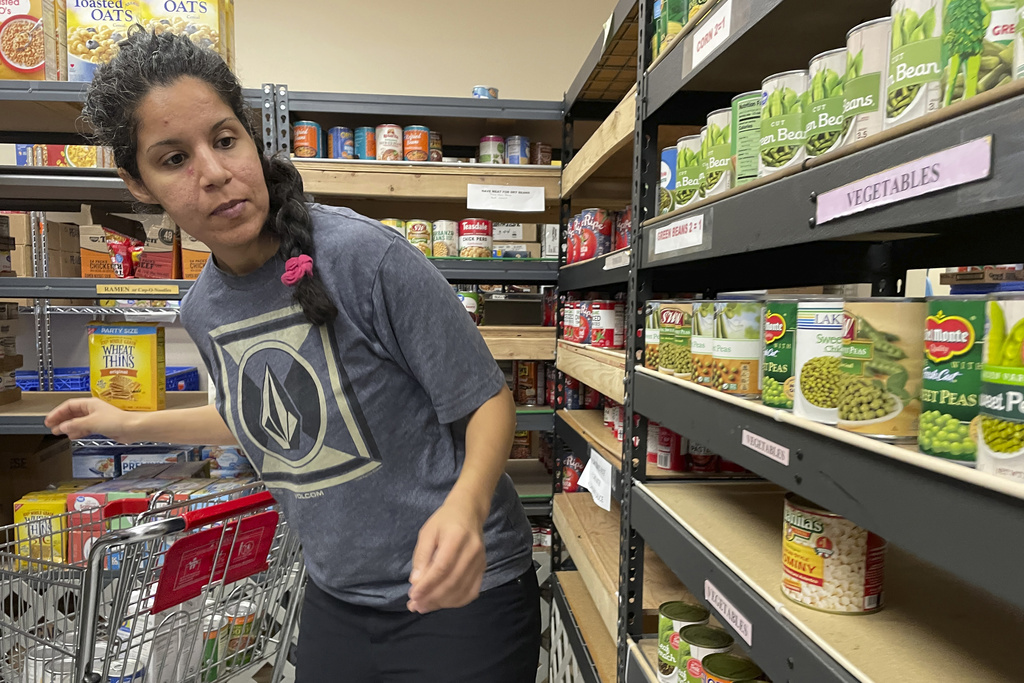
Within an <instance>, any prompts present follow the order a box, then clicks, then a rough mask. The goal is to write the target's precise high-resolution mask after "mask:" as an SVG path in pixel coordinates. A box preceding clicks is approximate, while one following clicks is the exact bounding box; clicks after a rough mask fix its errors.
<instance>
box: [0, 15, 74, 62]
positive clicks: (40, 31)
mask: <svg viewBox="0 0 1024 683" xmlns="http://www.w3.org/2000/svg"><path fill="white" fill-rule="evenodd" d="M60 4H63V3H62V2H60V0H57V1H55V0H21V1H20V2H15V3H13V4H12V3H7V4H6V7H7V8H8V12H6V13H4V14H2V15H0V33H9V35H8V36H7V38H9V39H11V40H14V41H17V40H18V38H19V37H20V36H21V35H32V32H35V37H34V38H33V39H32V41H31V43H29V47H28V49H27V50H16V51H14V52H12V53H6V52H5V59H2V60H0V79H14V80H22V81H42V80H48V81H60V80H65V78H66V76H65V72H63V71H62V70H61V60H60V58H59V57H58V52H59V48H60V45H59V35H60V27H59V25H58V19H59V18H60V16H61V13H60V12H59V11H58V7H57V5H60ZM40 19H42V23H41V24H40V25H39V27H38V28H36V27H34V26H33V25H34V24H35V23H37V22H38V21H39V20H40ZM8 24H10V25H8Z"/></svg>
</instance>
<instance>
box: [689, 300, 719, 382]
mask: <svg viewBox="0 0 1024 683" xmlns="http://www.w3.org/2000/svg"><path fill="white" fill-rule="evenodd" d="M715 327H716V326H715V302H714V301H694V302H693V328H692V336H691V337H690V362H691V368H692V375H691V377H690V379H691V380H693V381H694V382H696V383H697V384H701V385H704V386H706V387H710V386H711V381H712V374H713V373H712V368H713V366H714V364H715V363H714V348H715Z"/></svg>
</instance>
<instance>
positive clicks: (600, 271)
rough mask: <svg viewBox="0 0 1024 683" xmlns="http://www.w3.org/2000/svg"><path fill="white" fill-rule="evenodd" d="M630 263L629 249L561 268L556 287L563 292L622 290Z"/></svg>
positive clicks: (627, 277) (627, 276)
mask: <svg viewBox="0 0 1024 683" xmlns="http://www.w3.org/2000/svg"><path fill="white" fill-rule="evenodd" d="M631 263H632V259H631V252H630V250H629V249H620V250H618V251H613V252H611V253H610V254H605V255H603V256H598V257H597V258H595V259H591V260H589V261H583V262H581V263H574V264H572V265H569V266H562V267H561V268H560V269H559V271H558V286H559V289H561V290H563V291H567V292H569V291H573V290H577V289H596V288H598V287H605V288H608V289H623V288H625V285H626V281H627V280H628V279H629V268H630V264H631Z"/></svg>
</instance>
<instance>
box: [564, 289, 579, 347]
mask: <svg viewBox="0 0 1024 683" xmlns="http://www.w3.org/2000/svg"><path fill="white" fill-rule="evenodd" d="M579 303H580V302H579V301H575V300H572V299H570V300H568V301H566V302H565V304H564V306H563V309H562V339H564V340H565V341H568V342H571V341H575V340H576V328H577V327H579V324H580V308H579Z"/></svg>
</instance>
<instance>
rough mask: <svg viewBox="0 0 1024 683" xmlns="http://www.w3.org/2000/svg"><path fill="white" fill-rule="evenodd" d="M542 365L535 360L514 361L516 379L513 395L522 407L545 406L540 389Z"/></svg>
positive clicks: (513, 368) (513, 371) (513, 367)
mask: <svg viewBox="0 0 1024 683" xmlns="http://www.w3.org/2000/svg"><path fill="white" fill-rule="evenodd" d="M541 365H542V364H541V363H540V362H539V361H535V360H515V361H512V375H513V377H515V387H514V389H513V392H512V393H513V395H514V397H515V399H516V404H517V405H521V406H536V405H543V404H544V402H543V400H542V399H543V394H542V393H541V388H540V378H541V372H542V369H541Z"/></svg>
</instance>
